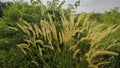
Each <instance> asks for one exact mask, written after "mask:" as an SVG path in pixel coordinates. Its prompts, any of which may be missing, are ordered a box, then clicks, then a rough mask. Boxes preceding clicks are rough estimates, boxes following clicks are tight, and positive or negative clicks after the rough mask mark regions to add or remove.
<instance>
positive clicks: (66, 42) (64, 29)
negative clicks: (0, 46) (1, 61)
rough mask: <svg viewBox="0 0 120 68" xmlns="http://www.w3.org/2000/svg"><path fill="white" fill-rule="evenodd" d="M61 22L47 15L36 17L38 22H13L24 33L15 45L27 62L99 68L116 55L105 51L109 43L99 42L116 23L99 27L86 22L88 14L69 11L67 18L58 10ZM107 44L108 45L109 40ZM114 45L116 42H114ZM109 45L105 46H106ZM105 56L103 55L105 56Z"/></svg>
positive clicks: (59, 67)
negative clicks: (46, 18) (77, 14)
mask: <svg viewBox="0 0 120 68" xmlns="http://www.w3.org/2000/svg"><path fill="white" fill-rule="evenodd" d="M61 14H62V16H61V22H59V21H56V22H57V25H56V22H54V21H53V20H52V16H51V15H50V14H48V17H49V21H48V20H40V23H39V24H29V23H28V22H26V21H24V20H21V22H23V23H24V24H19V23H18V24H17V25H18V28H15V27H9V28H11V29H14V30H20V31H22V32H23V33H24V34H25V37H26V38H25V39H24V41H25V42H24V43H21V44H18V45H17V46H18V47H20V48H21V50H22V51H23V52H24V54H25V55H28V56H29V58H30V60H31V62H32V63H34V64H36V66H38V67H43V68H99V67H101V66H103V67H104V65H107V64H109V63H111V62H112V60H110V59H111V58H112V57H114V56H117V55H118V54H117V53H116V52H113V51H109V49H110V48H111V46H116V45H105V47H106V48H102V43H103V42H101V41H102V40H103V39H104V38H106V37H107V36H108V35H109V34H111V33H113V32H115V31H116V30H117V29H118V28H119V26H117V25H110V26H108V27H106V28H104V29H102V25H103V24H96V22H94V21H88V20H89V17H90V15H91V14H88V15H87V16H84V14H81V15H80V16H78V18H77V21H75V19H76V16H75V15H74V14H72V13H70V17H69V19H67V18H66V17H65V14H64V12H61ZM83 18H85V19H84V21H83V22H82V23H81V20H83ZM110 44H112V43H111V42H110ZM114 44H117V43H114ZM108 48H109V49H108ZM106 57H107V58H106Z"/></svg>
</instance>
